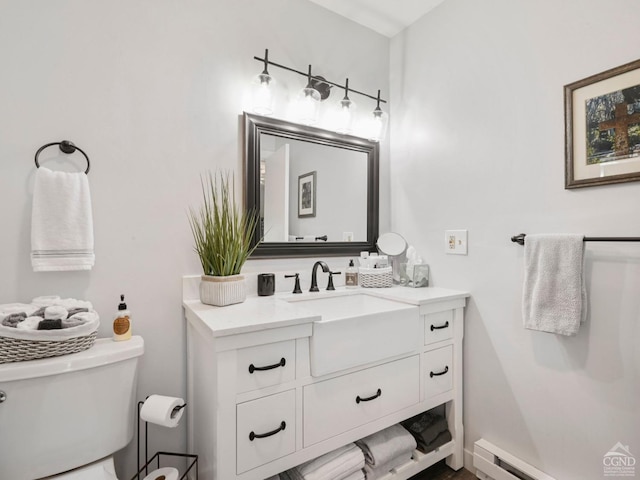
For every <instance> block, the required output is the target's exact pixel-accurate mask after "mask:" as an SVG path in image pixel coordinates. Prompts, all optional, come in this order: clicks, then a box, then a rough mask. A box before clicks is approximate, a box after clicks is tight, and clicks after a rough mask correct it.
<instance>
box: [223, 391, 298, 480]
mask: <svg viewBox="0 0 640 480" xmlns="http://www.w3.org/2000/svg"><path fill="white" fill-rule="evenodd" d="M236 414H237V419H236V445H237V455H236V461H237V464H236V472H237V473H238V474H241V473H244V472H246V471H248V470H251V469H252V468H256V467H258V466H260V465H263V464H265V463H268V462H270V461H272V460H275V459H276V458H280V457H283V456H285V455H288V454H290V453H293V452H294V451H295V449H296V426H295V418H296V395H295V390H287V391H286V392H282V393H278V394H276V395H269V396H268V397H263V398H259V399H257V400H252V401H250V402H245V403H241V404H239V405H237V407H236Z"/></svg>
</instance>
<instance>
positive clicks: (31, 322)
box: [16, 317, 42, 330]
mask: <svg viewBox="0 0 640 480" xmlns="http://www.w3.org/2000/svg"><path fill="white" fill-rule="evenodd" d="M41 321H42V317H27V318H25V319H24V320H23V321H22V322H20V323H19V324H18V325H16V328H17V329H18V330H37V329H38V325H39V324H40V322H41Z"/></svg>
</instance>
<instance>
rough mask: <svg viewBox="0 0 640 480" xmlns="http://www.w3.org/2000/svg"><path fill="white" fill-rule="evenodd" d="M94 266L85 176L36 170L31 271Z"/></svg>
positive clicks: (45, 169) (89, 267)
mask: <svg viewBox="0 0 640 480" xmlns="http://www.w3.org/2000/svg"><path fill="white" fill-rule="evenodd" d="M94 263H95V255H94V252H93V218H92V214H91V193H90V192H89V180H88V179H87V175H86V174H85V173H84V172H77V173H67V172H54V171H52V170H49V169H48V168H45V167H40V168H38V170H37V172H36V182H35V187H34V191H33V210H32V214H31V265H32V266H33V271H34V272H46V271H61V270H91V267H93V265H94Z"/></svg>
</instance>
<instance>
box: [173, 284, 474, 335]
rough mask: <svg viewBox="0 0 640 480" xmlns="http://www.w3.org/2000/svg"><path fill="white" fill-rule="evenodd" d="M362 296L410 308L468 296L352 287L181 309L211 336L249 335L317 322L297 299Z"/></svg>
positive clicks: (188, 303)
mask: <svg viewBox="0 0 640 480" xmlns="http://www.w3.org/2000/svg"><path fill="white" fill-rule="evenodd" d="M353 294H365V295H371V296H374V297H379V298H386V299H389V300H395V301H398V302H402V303H407V304H410V305H418V306H420V305H427V304H429V303H434V302H440V301H444V300H456V299H464V298H467V297H469V293H468V292H464V291H459V290H449V289H445V288H438V287H426V288H407V287H400V286H393V287H391V288H354V289H347V288H345V287H337V288H336V290H335V291H331V292H328V291H326V290H322V291H320V292H315V293H310V292H305V293H301V294H297V295H296V294H291V293H277V294H275V295H272V296H268V297H259V296H257V295H256V296H248V297H247V299H246V300H245V301H244V302H243V303H238V304H235V305H228V306H226V307H214V306H212V305H204V304H202V303H201V302H200V301H199V300H184V301H183V306H184V309H185V315H186V317H187V319H188V320H192V321H193V320H196V319H197V320H199V321H200V322H201V323H202V324H203V325H204V326H206V327H207V328H208V329H209V330H210V331H211V334H212V336H213V337H223V336H227V335H236V334H239V333H249V332H256V331H261V330H266V329H270V328H279V327H286V326H290V325H301V324H306V323H311V322H315V321H317V320H320V319H321V317H320V316H319V315H317V314H315V313H314V312H311V311H309V310H308V309H306V308H304V307H302V306H298V305H296V300H305V299H311V298H314V299H319V298H322V297H327V296H336V295H353Z"/></svg>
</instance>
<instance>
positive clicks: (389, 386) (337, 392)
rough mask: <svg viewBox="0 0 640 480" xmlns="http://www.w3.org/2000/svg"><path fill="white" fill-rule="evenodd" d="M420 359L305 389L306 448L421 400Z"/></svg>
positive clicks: (403, 361)
mask: <svg viewBox="0 0 640 480" xmlns="http://www.w3.org/2000/svg"><path fill="white" fill-rule="evenodd" d="M419 383H420V357H419V356H418V355H414V356H413V357H409V358H404V359H402V360H397V361H395V362H389V363H385V364H383V365H379V366H377V367H372V368H368V369H366V370H361V371H359V372H355V373H351V374H348V375H343V376H341V377H336V378H332V379H331V380H325V381H323V382H318V383H315V384H312V385H307V386H305V387H304V446H305V447H307V446H309V445H313V444H314V443H317V442H320V441H322V440H325V439H327V438H329V437H332V436H334V435H337V434H339V433H342V432H346V431H347V430H350V429H352V428H355V427H358V426H360V425H364V424H365V423H368V422H371V421H373V420H376V419H378V418H381V417H384V416H385V415H389V414H390V413H393V412H395V411H398V410H401V409H403V408H405V407H408V406H410V405H413V404H415V403H418V402H419V400H420V391H419V390H420V387H419Z"/></svg>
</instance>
